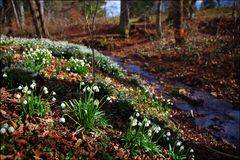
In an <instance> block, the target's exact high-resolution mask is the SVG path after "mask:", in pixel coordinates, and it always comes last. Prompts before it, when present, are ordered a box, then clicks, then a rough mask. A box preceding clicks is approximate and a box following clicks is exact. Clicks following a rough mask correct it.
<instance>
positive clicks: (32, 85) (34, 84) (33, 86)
mask: <svg viewBox="0 0 240 160" xmlns="http://www.w3.org/2000/svg"><path fill="white" fill-rule="evenodd" d="M30 87H31V88H32V89H34V88H35V87H36V83H35V81H33V82H32V84H31V85H30Z"/></svg>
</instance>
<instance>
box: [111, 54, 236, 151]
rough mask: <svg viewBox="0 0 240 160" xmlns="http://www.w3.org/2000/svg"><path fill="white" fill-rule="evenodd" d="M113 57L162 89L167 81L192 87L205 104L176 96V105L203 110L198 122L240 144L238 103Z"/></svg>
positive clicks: (174, 86) (223, 137)
mask: <svg viewBox="0 0 240 160" xmlns="http://www.w3.org/2000/svg"><path fill="white" fill-rule="evenodd" d="M112 60H113V61H115V62H116V63H117V64H119V65H120V66H122V67H123V68H124V69H125V70H127V72H128V73H132V74H138V75H140V77H141V78H142V79H143V80H145V81H146V82H147V84H148V85H150V86H153V85H155V86H156V90H158V92H161V91H162V90H163V89H162V88H163V84H168V85H169V86H173V88H184V89H187V90H190V91H191V92H190V94H191V96H192V97H195V98H196V99H198V100H201V101H202V104H201V105H197V104H192V103H191V102H189V101H188V100H185V99H183V98H181V97H175V98H176V100H175V102H174V107H176V108H178V109H180V110H182V111H185V112H188V113H191V112H192V113H194V112H198V113H200V114H201V116H198V117H194V122H195V124H196V125H198V126H201V127H203V128H207V129H210V130H211V131H212V134H213V135H214V136H215V137H217V138H220V139H222V141H224V142H225V143H229V144H231V145H232V146H235V147H236V146H237V147H239V146H240V127H239V123H240V110H237V109H236V108H240V107H237V106H234V105H232V104H231V103H230V102H228V101H226V100H223V99H219V98H216V97H214V96H212V95H210V94H209V93H207V92H205V91H202V90H200V89H198V88H193V87H190V86H187V85H185V84H182V83H178V82H173V81H165V80H164V81H162V80H161V81H160V80H159V79H157V77H156V76H154V75H153V74H151V73H149V72H147V71H145V70H144V69H143V68H142V67H141V66H139V65H135V64H125V63H123V62H122V61H121V60H120V59H118V58H112ZM163 96H165V97H166V98H170V97H171V95H169V94H163Z"/></svg>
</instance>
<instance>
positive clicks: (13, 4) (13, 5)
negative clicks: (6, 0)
mask: <svg viewBox="0 0 240 160" xmlns="http://www.w3.org/2000/svg"><path fill="white" fill-rule="evenodd" d="M11 3H12V7H13V12H14V15H15V18H16V23H17V27H18V28H19V29H20V30H21V31H22V27H21V25H20V21H19V16H18V13H17V10H16V6H15V3H14V0H11Z"/></svg>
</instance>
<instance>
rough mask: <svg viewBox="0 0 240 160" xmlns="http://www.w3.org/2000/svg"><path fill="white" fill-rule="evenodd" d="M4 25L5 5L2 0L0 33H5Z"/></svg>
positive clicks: (0, 0)
mask: <svg viewBox="0 0 240 160" xmlns="http://www.w3.org/2000/svg"><path fill="white" fill-rule="evenodd" d="M3 25H4V5H3V0H0V34H2V33H3Z"/></svg>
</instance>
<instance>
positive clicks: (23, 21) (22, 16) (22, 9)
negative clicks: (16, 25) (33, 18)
mask: <svg viewBox="0 0 240 160" xmlns="http://www.w3.org/2000/svg"><path fill="white" fill-rule="evenodd" d="M19 11H20V12H19V14H20V24H21V26H22V28H24V26H25V16H24V5H23V0H20V1H19Z"/></svg>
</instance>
